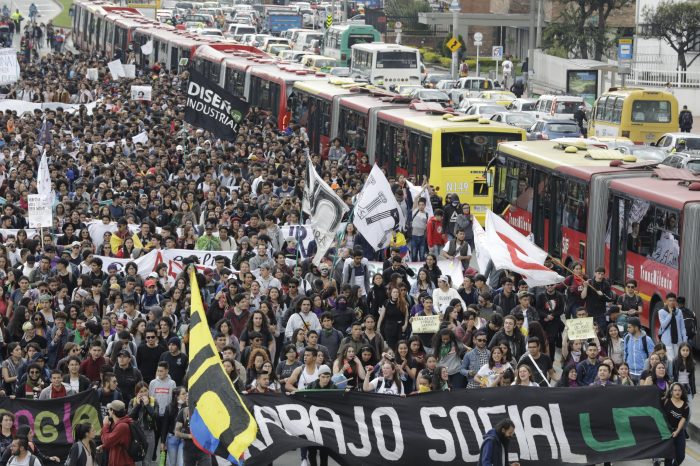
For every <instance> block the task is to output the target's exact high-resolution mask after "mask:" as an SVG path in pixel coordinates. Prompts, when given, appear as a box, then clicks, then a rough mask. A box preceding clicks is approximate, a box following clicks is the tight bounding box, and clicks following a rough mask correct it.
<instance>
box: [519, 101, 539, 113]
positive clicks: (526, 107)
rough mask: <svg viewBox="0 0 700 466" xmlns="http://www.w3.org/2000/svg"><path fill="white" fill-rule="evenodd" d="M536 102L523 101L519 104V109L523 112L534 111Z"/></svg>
mask: <svg viewBox="0 0 700 466" xmlns="http://www.w3.org/2000/svg"><path fill="white" fill-rule="evenodd" d="M536 103H537V102H523V103H522V104H520V110H522V111H524V112H529V111H534V110H535V104H536Z"/></svg>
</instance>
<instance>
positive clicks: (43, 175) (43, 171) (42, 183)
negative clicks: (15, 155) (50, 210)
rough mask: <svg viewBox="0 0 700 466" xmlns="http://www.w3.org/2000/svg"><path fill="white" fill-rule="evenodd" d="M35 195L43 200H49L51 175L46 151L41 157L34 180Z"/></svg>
mask: <svg viewBox="0 0 700 466" xmlns="http://www.w3.org/2000/svg"><path fill="white" fill-rule="evenodd" d="M36 189H37V194H39V195H40V196H42V197H45V198H51V173H50V172H49V162H48V160H47V159H46V151H44V153H43V154H42V155H41V160H40V161H39V171H38V173H37V179H36Z"/></svg>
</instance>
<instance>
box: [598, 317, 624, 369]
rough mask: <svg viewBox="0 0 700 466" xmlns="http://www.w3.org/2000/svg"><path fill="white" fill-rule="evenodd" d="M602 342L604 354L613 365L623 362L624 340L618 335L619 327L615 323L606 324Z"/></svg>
mask: <svg viewBox="0 0 700 466" xmlns="http://www.w3.org/2000/svg"><path fill="white" fill-rule="evenodd" d="M603 344H604V348H605V352H606V354H607V355H608V357H609V358H610V359H612V360H613V362H614V363H615V365H617V366H619V365H620V364H622V363H623V362H624V351H625V341H624V339H622V338H621V337H620V329H619V328H618V327H617V324H616V323H614V322H611V323H609V324H608V327H607V329H606V331H605V341H604V342H603Z"/></svg>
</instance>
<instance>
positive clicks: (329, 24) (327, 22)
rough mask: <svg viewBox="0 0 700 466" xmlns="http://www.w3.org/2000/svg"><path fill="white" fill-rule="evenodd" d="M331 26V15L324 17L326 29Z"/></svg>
mask: <svg viewBox="0 0 700 466" xmlns="http://www.w3.org/2000/svg"><path fill="white" fill-rule="evenodd" d="M331 26H333V15H328V16H326V29H328V28H329V27H331Z"/></svg>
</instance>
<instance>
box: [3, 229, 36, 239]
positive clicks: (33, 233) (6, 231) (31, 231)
mask: <svg viewBox="0 0 700 466" xmlns="http://www.w3.org/2000/svg"><path fill="white" fill-rule="evenodd" d="M18 231H19V229H18V228H0V235H2V238H3V239H4V240H7V237H8V236H10V235H12V236H14V237H15V238H17V232H18ZM24 231H25V232H26V233H27V239H32V238H34V237H35V236H36V235H38V234H39V230H37V229H36V228H25V229H24Z"/></svg>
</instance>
